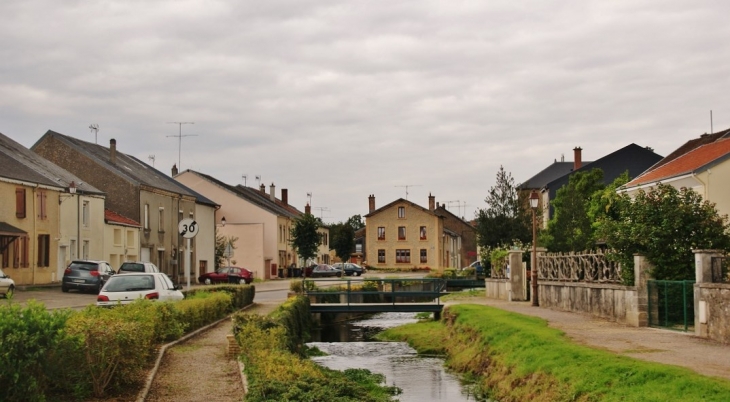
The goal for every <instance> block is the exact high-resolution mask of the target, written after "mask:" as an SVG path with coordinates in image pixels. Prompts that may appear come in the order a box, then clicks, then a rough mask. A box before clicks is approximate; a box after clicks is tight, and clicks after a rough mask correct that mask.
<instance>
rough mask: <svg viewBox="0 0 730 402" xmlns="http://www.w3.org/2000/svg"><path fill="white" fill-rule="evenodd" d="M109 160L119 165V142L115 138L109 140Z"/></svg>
mask: <svg viewBox="0 0 730 402" xmlns="http://www.w3.org/2000/svg"><path fill="white" fill-rule="evenodd" d="M109 159H111V161H112V163H117V140H115V139H114V138H112V139H111V140H109Z"/></svg>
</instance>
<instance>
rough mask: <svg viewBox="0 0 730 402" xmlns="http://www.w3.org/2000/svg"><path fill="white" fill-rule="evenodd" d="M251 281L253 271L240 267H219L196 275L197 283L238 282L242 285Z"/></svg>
mask: <svg viewBox="0 0 730 402" xmlns="http://www.w3.org/2000/svg"><path fill="white" fill-rule="evenodd" d="M251 282H253V272H251V271H249V270H247V269H246V268H240V267H220V268H218V269H217V270H216V271H215V272H208V273H205V274H203V275H200V276H199V277H198V283H204V284H206V285H210V284H213V283H238V284H241V285H243V284H244V283H246V284H249V283H251Z"/></svg>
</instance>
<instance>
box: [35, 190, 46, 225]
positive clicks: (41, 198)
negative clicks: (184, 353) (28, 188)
mask: <svg viewBox="0 0 730 402" xmlns="http://www.w3.org/2000/svg"><path fill="white" fill-rule="evenodd" d="M36 199H37V201H38V219H40V220H42V221H44V220H46V218H48V208H47V204H46V192H45V190H39V191H38V192H37V193H36Z"/></svg>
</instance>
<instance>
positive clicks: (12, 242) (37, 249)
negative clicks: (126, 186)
mask: <svg viewBox="0 0 730 402" xmlns="http://www.w3.org/2000/svg"><path fill="white" fill-rule="evenodd" d="M72 183H73V184H72ZM76 183H81V180H80V179H79V178H78V177H77V176H75V175H73V174H71V173H70V172H68V171H66V170H64V169H62V168H60V167H59V166H56V165H54V164H53V163H51V162H49V161H48V160H46V159H44V158H42V157H40V156H39V155H37V154H35V153H33V152H31V151H30V150H28V149H27V148H25V147H23V146H22V145H20V144H18V143H17V142H15V141H13V140H11V139H10V138H8V137H6V136H4V135H2V134H0V266H2V268H7V270H5V273H6V274H8V275H9V276H10V277H11V278H13V280H15V283H16V284H17V285H39V284H49V283H53V282H58V281H60V280H61V278H62V277H63V271H64V270H65V268H66V266H67V265H68V262H69V261H70V260H71V259H73V258H76V257H77V256H78V255H81V256H84V255H85V256H88V258H94V259H101V258H102V249H103V226H104V215H103V211H104V194H103V193H102V192H101V191H99V190H98V189H96V188H95V187H93V186H91V185H86V186H83V190H82V191H77V190H78V187H82V186H81V185H79V186H77V185H76Z"/></svg>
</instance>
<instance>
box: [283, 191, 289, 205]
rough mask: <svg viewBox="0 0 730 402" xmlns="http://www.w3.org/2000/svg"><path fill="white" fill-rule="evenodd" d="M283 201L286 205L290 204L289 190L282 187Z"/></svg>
mask: <svg viewBox="0 0 730 402" xmlns="http://www.w3.org/2000/svg"><path fill="white" fill-rule="evenodd" d="M281 202H283V203H284V205H289V190H287V189H285V188H282V189H281Z"/></svg>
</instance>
